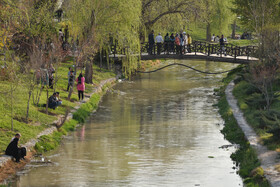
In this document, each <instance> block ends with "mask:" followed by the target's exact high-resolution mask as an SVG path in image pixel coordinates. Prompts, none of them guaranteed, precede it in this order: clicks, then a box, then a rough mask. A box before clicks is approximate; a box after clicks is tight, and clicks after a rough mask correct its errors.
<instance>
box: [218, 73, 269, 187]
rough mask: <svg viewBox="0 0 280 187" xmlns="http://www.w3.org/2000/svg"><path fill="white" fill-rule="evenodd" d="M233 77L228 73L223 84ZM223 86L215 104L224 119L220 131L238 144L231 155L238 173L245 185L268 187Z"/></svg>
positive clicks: (232, 74)
mask: <svg viewBox="0 0 280 187" xmlns="http://www.w3.org/2000/svg"><path fill="white" fill-rule="evenodd" d="M234 77H235V75H234V73H230V74H229V76H228V77H227V78H226V79H224V83H225V86H226V85H227V84H228V82H229V81H230V80H232V79H233V78H234ZM225 86H223V87H221V89H220V90H219V92H218V94H219V95H220V96H221V97H220V99H219V102H218V104H217V106H218V107H219V112H220V114H221V116H222V118H223V119H224V121H225V127H224V129H223V130H222V131H221V132H222V133H223V134H224V136H225V138H226V139H227V140H228V141H230V142H231V143H234V144H238V145H239V146H240V148H239V149H238V150H237V151H236V152H235V153H233V154H232V155H231V158H232V159H233V160H234V161H236V162H237V163H238V165H239V174H240V176H241V177H242V178H243V179H244V183H245V185H246V186H250V187H268V186H270V185H269V183H268V181H267V180H266V179H265V178H264V173H263V170H262V168H260V167H259V166H260V162H259V160H258V159H257V154H256V152H255V150H254V149H253V148H252V147H251V146H250V144H249V142H248V141H247V140H246V138H245V136H244V133H243V131H242V130H241V129H240V127H239V126H238V125H237V122H236V120H235V118H234V116H233V113H232V110H231V108H230V106H229V105H228V103H227V100H226V97H225V93H224V90H225Z"/></svg>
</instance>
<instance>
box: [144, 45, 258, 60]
mask: <svg viewBox="0 0 280 187" xmlns="http://www.w3.org/2000/svg"><path fill="white" fill-rule="evenodd" d="M257 50H258V47H257V46H244V47H240V46H235V45H233V44H230V43H226V44H225V45H224V46H222V47H221V46H220V45H219V44H214V43H208V42H202V41H194V42H193V43H192V44H191V45H183V46H176V45H175V44H174V43H163V44H161V45H157V44H154V45H153V46H150V45H149V43H148V42H146V43H142V44H141V55H145V54H147V53H148V54H149V55H156V54H167V55H185V54H187V53H194V54H195V55H198V53H200V55H201V54H203V55H206V56H211V55H213V54H216V55H221V56H222V55H223V54H224V55H228V56H232V57H234V58H235V59H236V58H237V57H238V56H246V57H247V59H248V60H249V58H250V57H256V54H257Z"/></svg>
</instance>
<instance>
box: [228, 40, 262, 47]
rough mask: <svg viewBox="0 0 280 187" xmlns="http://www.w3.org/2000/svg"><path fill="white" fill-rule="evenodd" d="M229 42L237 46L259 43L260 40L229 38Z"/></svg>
mask: <svg viewBox="0 0 280 187" xmlns="http://www.w3.org/2000/svg"><path fill="white" fill-rule="evenodd" d="M228 42H229V43H231V44H233V45H236V46H250V45H253V46H255V45H258V40H232V39H228Z"/></svg>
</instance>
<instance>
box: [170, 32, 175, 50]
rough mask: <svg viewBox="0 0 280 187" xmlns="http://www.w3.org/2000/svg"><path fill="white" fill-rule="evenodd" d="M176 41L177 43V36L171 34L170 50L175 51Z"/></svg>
mask: <svg viewBox="0 0 280 187" xmlns="http://www.w3.org/2000/svg"><path fill="white" fill-rule="evenodd" d="M174 43H175V36H174V34H173V33H172V34H171V36H170V51H172V52H173V53H174Z"/></svg>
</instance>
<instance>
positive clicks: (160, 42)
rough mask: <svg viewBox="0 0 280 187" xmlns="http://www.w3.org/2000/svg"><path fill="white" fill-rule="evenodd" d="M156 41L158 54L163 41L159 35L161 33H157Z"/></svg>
mask: <svg viewBox="0 0 280 187" xmlns="http://www.w3.org/2000/svg"><path fill="white" fill-rule="evenodd" d="M156 43H157V54H158V55H160V52H161V45H162V43H163V38H162V36H161V33H158V36H157V37H156Z"/></svg>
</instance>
